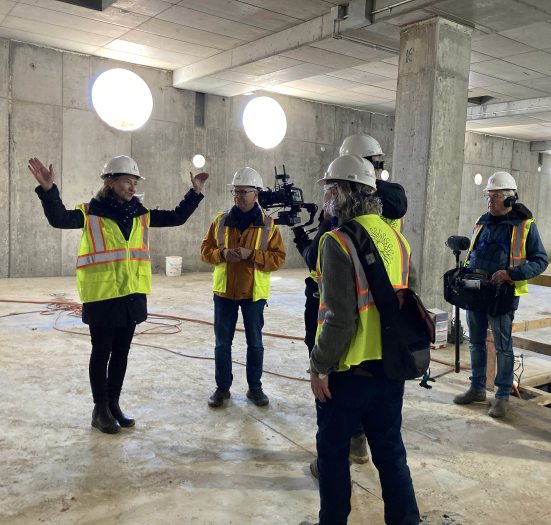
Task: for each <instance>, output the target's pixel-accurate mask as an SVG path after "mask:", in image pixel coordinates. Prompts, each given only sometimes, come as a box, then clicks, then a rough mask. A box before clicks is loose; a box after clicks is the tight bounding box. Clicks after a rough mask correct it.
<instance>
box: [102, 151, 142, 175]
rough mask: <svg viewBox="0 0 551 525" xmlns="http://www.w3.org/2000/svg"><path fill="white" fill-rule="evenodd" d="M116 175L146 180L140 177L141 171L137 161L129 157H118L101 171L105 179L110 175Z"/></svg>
mask: <svg viewBox="0 0 551 525" xmlns="http://www.w3.org/2000/svg"><path fill="white" fill-rule="evenodd" d="M115 173H124V174H125V175H134V176H136V177H139V178H140V179H142V180H145V177H142V176H141V175H140V170H139V169H138V165H137V164H136V161H135V160H134V159H131V158H130V157H128V156H127V155H118V156H117V157H113V158H112V159H111V160H110V161H109V162H107V163H106V164H105V166H103V170H101V178H102V179H105V177H107V176H108V175H114V174H115Z"/></svg>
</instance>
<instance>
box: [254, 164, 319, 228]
mask: <svg viewBox="0 0 551 525" xmlns="http://www.w3.org/2000/svg"><path fill="white" fill-rule="evenodd" d="M274 171H275V184H274V187H273V189H270V188H268V189H267V190H262V191H260V192H258V203H259V204H260V206H261V207H262V208H264V209H265V210H268V209H270V208H283V209H282V210H279V211H278V213H277V217H276V219H275V223H276V224H283V225H285V226H296V225H298V224H300V217H299V213H300V211H301V209H305V210H306V211H308V213H310V218H309V219H308V221H307V222H306V223H305V224H304V225H303V226H309V225H310V224H312V223H313V222H314V216H315V215H316V211H317V209H318V207H317V206H316V205H315V204H314V203H312V202H304V197H303V195H302V190H301V189H300V188H296V187H295V185H294V184H293V183H292V182H288V180H289V175H287V173H286V171H285V164H284V165H283V173H278V172H277V167H274ZM279 181H281V182H279ZM286 208H289V209H286Z"/></svg>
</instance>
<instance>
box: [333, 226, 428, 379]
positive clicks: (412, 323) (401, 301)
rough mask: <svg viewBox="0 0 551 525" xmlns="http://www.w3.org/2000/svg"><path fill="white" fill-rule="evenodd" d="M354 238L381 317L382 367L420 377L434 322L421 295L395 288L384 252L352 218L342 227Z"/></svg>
mask: <svg viewBox="0 0 551 525" xmlns="http://www.w3.org/2000/svg"><path fill="white" fill-rule="evenodd" d="M339 230H341V231H343V232H345V233H346V234H348V236H349V237H350V239H351V240H352V242H353V244H354V246H355V248H356V251H357V253H358V257H359V259H360V262H361V264H362V267H363V270H364V273H365V275H366V277H367V281H368V283H369V289H370V292H371V295H372V296H373V300H374V301H375V305H376V306H377V310H378V311H379V315H380V318H381V339H382V341H381V342H382V352H383V370H384V372H385V375H386V376H387V377H388V378H390V379H396V380H400V381H403V380H406V379H415V378H417V377H421V376H422V375H423V374H424V373H425V372H426V371H427V370H428V368H429V365H430V343H431V342H434V336H435V325H434V320H433V319H432V318H431V316H430V314H429V312H428V311H427V309H426V308H425V306H424V305H423V303H422V302H421V299H420V298H419V296H418V295H417V294H416V293H415V292H414V291H413V290H410V289H409V288H402V289H399V290H396V291H395V290H394V288H393V287H392V284H391V282H390V280H389V278H388V274H387V272H386V269H385V266H384V264H383V262H382V260H381V256H380V255H379V252H378V251H377V248H376V247H375V244H374V243H373V240H372V239H371V236H370V235H369V234H368V233H367V231H366V230H365V228H364V227H363V226H362V225H361V224H359V223H358V222H356V221H349V222H347V223H346V224H344V225H343V226H341V227H340V228H339Z"/></svg>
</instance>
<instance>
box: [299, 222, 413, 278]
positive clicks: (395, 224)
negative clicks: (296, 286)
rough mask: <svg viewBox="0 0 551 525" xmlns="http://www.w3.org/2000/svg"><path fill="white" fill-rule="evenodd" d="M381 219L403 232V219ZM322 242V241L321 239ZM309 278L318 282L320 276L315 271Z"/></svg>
mask: <svg viewBox="0 0 551 525" xmlns="http://www.w3.org/2000/svg"><path fill="white" fill-rule="evenodd" d="M381 219H382V220H383V221H384V222H386V223H387V224H388V225H389V226H391V227H392V228H394V229H395V230H396V231H397V232H400V233H401V232H402V225H403V218H402V219H389V218H387V217H383V216H381ZM320 240H321V239H320ZM308 276H309V277H311V278H312V279H314V281H317V279H318V276H317V273H316V271H315V270H310V271H309V272H308Z"/></svg>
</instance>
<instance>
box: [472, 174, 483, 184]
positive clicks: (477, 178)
mask: <svg viewBox="0 0 551 525" xmlns="http://www.w3.org/2000/svg"><path fill="white" fill-rule="evenodd" d="M474 183H475V184H476V185H477V186H480V185H481V184H482V175H481V174H480V173H477V174H476V175H475V176H474Z"/></svg>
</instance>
